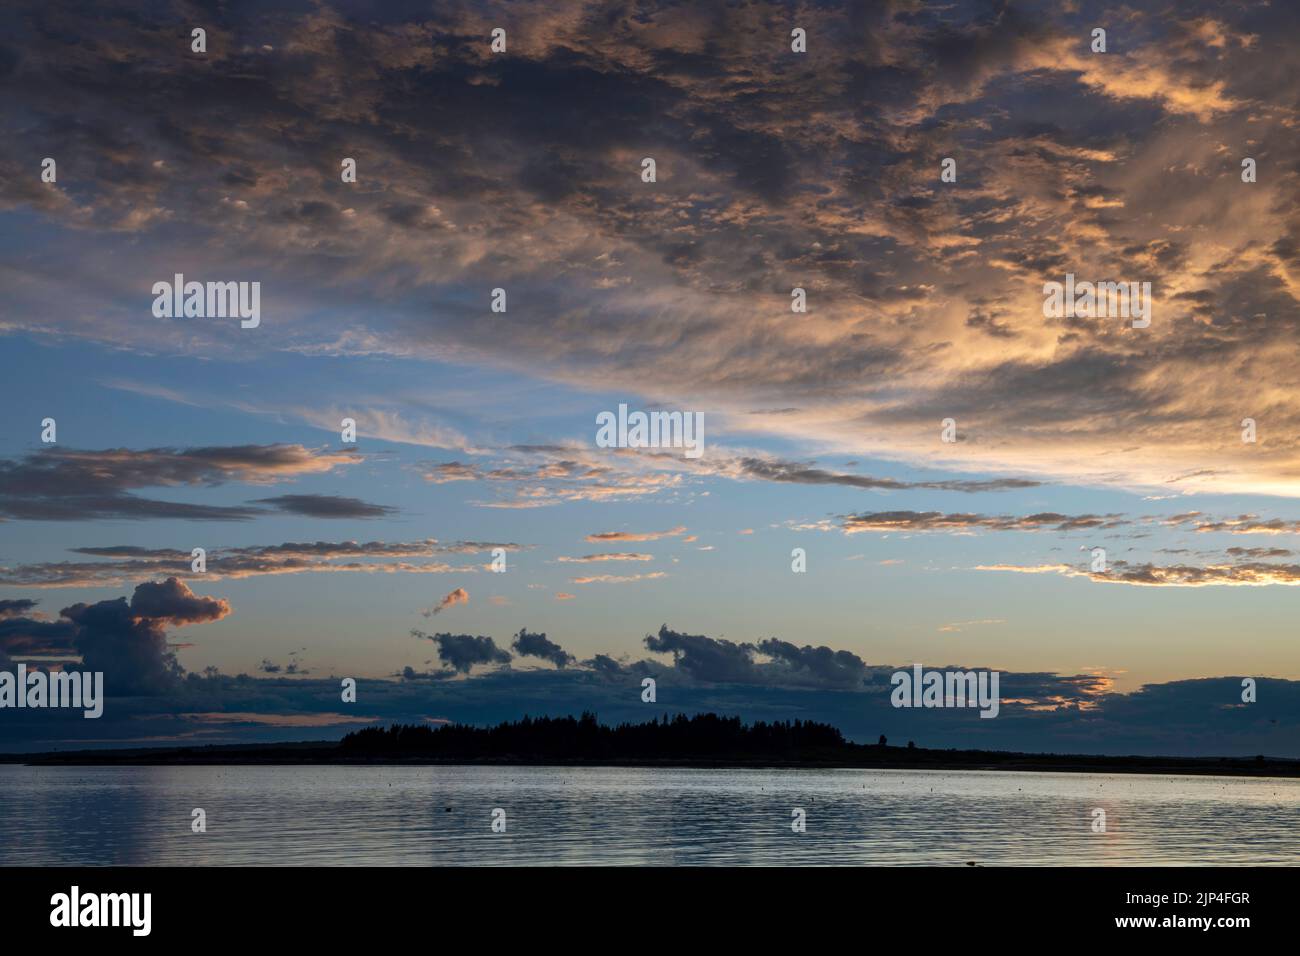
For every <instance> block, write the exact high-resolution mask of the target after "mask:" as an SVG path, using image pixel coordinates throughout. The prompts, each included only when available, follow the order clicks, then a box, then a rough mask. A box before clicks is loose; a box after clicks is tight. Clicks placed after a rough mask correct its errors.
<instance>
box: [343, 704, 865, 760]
mask: <svg viewBox="0 0 1300 956" xmlns="http://www.w3.org/2000/svg"><path fill="white" fill-rule="evenodd" d="M846 746H851V745H848V744H846V742H845V740H844V735H843V734H841V733H840V731H839V730H838V728H835V727H832V726H831V725H830V724H818V723H814V722H812V721H808V720H790V721H776V722H774V723H766V722H764V721H758V722H756V723H753V724H743V723H741V721H740V718H739V717H719V716H718V715H717V714H697V715H695V716H693V717H686V716H684V715H682V714H678V715H677V716H675V717H669V716H668V715H667V714H665V715H664V717H663V719H662V720H660V719H659V718H658V717H656V718H655V719H653V720H651V721H649V722H647V723H643V724H619V725H618V726H617V727H610V726H607V725H605V724H602V723H600V722H599V721H598V720H597V719H596V715H595V714H592V713H583V715H582V716H581V717H579V718H576V719H575V718H573V717H538V718H536V719H534V718H531V717H525V718H524V719H523V720H518V721H514V722H513V723H502V724H498V725H497V726H495V727H472V726H468V725H465V724H444V725H442V726H439V727H430V726H428V725H409V724H394V725H392V726H391V727H367V728H365V729H364V730H358V731H355V732H353V733H350V734H348V735H347V736H346V737H344V738H343V740H342V741H341V742H340V744H339V747H340V749H341V750H343V751H345V752H347V753H350V754H357V755H362V754H374V755H381V754H410V755H430V756H439V757H471V758H489V757H506V756H520V757H531V758H536V757H555V758H565V759H568V758H582V759H602V758H621V759H626V758H637V757H651V758H654V757H658V758H665V759H671V758H687V757H721V756H727V757H771V756H783V755H784V756H794V755H798V754H806V753H808V752H810V751H825V750H837V749H841V748H844V747H846Z"/></svg>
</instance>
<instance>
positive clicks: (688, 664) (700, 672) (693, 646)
mask: <svg viewBox="0 0 1300 956" xmlns="http://www.w3.org/2000/svg"><path fill="white" fill-rule="evenodd" d="M645 646H646V648H647V649H648V650H650V651H651V652H653V653H655V654H671V655H672V656H673V664H674V666H675V667H680V668H681V669H682V670H683V671H685V672H686V673H687V674H689V675H690V676H691V677H694V678H696V679H697V680H704V681H723V682H737V683H752V682H754V681H755V680H756V679H757V676H758V675H757V671H756V670H755V669H754V659H753V658H754V647H753V645H751V644H736V643H733V642H732V641H727V640H721V639H716V638H711V637H705V636H704V635H701V634H683V633H680V632H678V631H673V630H670V629H669V627H668V625H667V624H665V625H663V626H662V627H660V628H659V633H658V634H657V635H647V636H646V639H645Z"/></svg>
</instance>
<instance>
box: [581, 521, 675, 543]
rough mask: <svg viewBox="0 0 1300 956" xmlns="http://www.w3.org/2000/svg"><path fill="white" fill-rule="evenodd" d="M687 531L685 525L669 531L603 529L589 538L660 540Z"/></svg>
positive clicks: (593, 539) (595, 539)
mask: <svg viewBox="0 0 1300 956" xmlns="http://www.w3.org/2000/svg"><path fill="white" fill-rule="evenodd" d="M685 533H686V528H685V526H683V525H678V526H677V527H676V528H670V529H669V530H667V531H640V532H637V531H601V532H597V533H595V534H589V535H587V540H588V541H591V542H595V543H599V542H606V541H658V540H660V539H661V538H675V537H677V536H678V535H682V534H685Z"/></svg>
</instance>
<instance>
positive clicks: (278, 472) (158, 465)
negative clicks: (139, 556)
mask: <svg viewBox="0 0 1300 956" xmlns="http://www.w3.org/2000/svg"><path fill="white" fill-rule="evenodd" d="M358 461H360V456H358V455H356V454H353V453H347V452H330V451H324V450H312V449H308V448H305V447H304V446H302V445H235V446H226V447H204V448H187V449H171V448H151V449H144V450H140V451H132V450H129V449H125V448H117V449H108V450H104V451H75V450H71V449H62V448H49V449H42V450H40V451H36V452H30V453H28V454H27V455H25V456H23V457H22V458H18V459H7V460H3V461H0V515H3V516H5V517H9V518H15V519H23V520H32V521H90V520H104V519H149V518H171V519H184V520H191V521H242V520H247V519H249V518H253V517H256V516H258V515H259V514H262V513H263V512H262V510H261V509H257V508H249V507H247V506H239V505H198V504H186V503H183V502H173V501H162V500H157V499H151V498H142V497H139V496H137V495H134V494H132V493H131V491H133V490H134V489H139V488H161V487H178V486H180V487H204V488H211V487H214V486H216V485H221V484H225V483H229V482H241V483H245V484H269V483H273V482H276V481H281V480H285V479H289V478H296V477H299V476H303V475H313V474H322V473H325V472H328V471H331V470H333V469H334V468H337V467H341V466H343V465H349V464H355V463H356V462H358Z"/></svg>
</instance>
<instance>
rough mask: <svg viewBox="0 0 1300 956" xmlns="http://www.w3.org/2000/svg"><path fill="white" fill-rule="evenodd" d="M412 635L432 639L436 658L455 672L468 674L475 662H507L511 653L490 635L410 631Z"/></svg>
mask: <svg viewBox="0 0 1300 956" xmlns="http://www.w3.org/2000/svg"><path fill="white" fill-rule="evenodd" d="M411 634H412V636H414V637H419V638H423V639H424V640H427V641H432V642H433V643H434V644H436V645H437V647H438V660H440V661H442V663H443V665H444V666H446V667H449V668H451V669H452V670H453V671H455V672H456V673H457V674H468V673H469V672H470V671H471V670H472V669H473V668H474V666H475V665H476V664H509V663H510V661H511V659H512V658H511V654H510V652H509V651H507V650H503V649H502V648H500V647H497V644H496V641H494V640H493V639H492V638H490V637H475V636H472V635H470V634H425V633H424V632H423V631H411Z"/></svg>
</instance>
